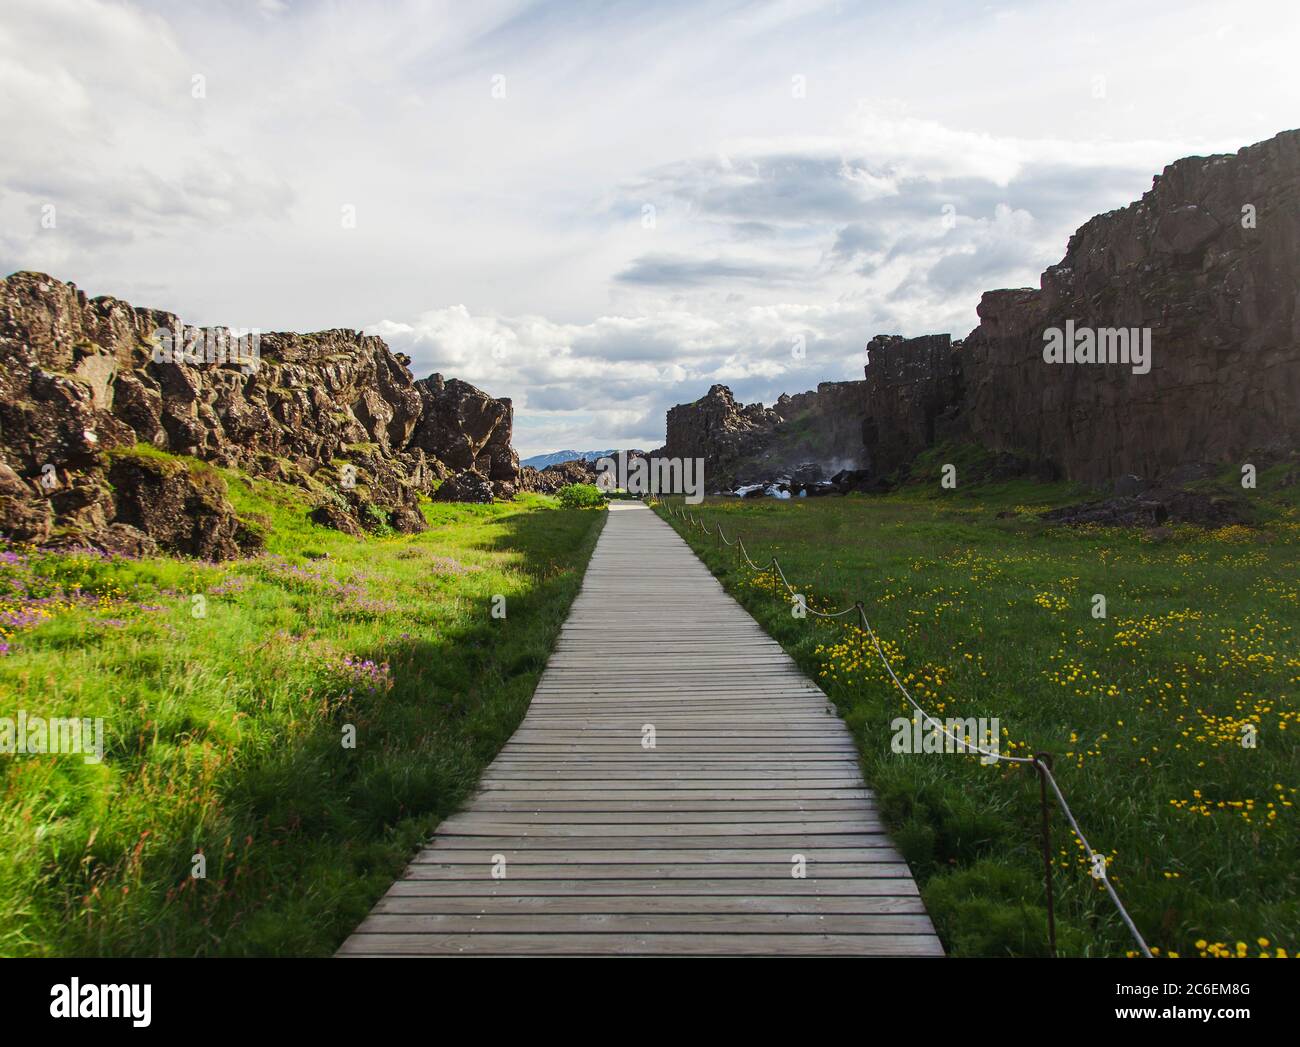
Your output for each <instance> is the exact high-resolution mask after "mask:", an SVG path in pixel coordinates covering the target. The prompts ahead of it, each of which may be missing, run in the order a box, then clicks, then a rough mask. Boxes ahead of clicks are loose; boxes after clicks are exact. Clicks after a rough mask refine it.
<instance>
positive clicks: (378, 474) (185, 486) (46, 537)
mask: <svg viewBox="0 0 1300 1047" xmlns="http://www.w3.org/2000/svg"><path fill="white" fill-rule="evenodd" d="M409 362H410V361H409V360H408V359H407V358H406V357H405V356H402V355H400V354H394V353H392V352H390V351H389V349H388V347H387V346H386V345H385V344H384V342H383V341H382V340H381V339H379V338H375V337H371V336H367V335H363V334H362V333H360V332H358V331H345V330H334V331H322V332H318V333H315V334H264V335H260V336H259V337H257V338H256V339H253V338H252V336H251V335H247V334H243V335H241V333H240V332H231V331H229V330H226V329H224V328H210V329H206V330H200V329H197V328H194V327H189V326H186V325H184V324H182V323H181V321H180V320H179V318H177V317H176V316H175V315H173V314H170V313H164V312H160V311H157V310H151V309H137V308H132V307H131V306H130V305H128V304H127V303H126V302H122V301H119V300H117V299H114V298H108V297H101V298H93V299H90V298H87V297H86V295H85V294H84V293H83V292H82V291H80V290H78V289H77V288H76V287H75V286H74V285H72V284H68V283H63V282H61V281H59V280H55V279H53V278H52V277H49V276H45V275H43V274H40V273H15V274H13V275H12V276H10V277H8V278H7V279H5V280H4V281H3V282H0V534H4V535H5V536H6V537H9V538H11V539H14V540H19V541H32V542H37V543H63V544H89V545H95V546H98V547H100V548H105V549H112V550H114V551H123V552H145V551H152V550H153V549H155V548H161V549H163V550H165V551H169V552H177V553H184V554H190V555H197V556H203V557H207V558H222V557H226V556H232V555H236V554H237V553H238V551H239V550H240V549H241V548H248V547H249V546H251V545H255V544H256V538H255V536H254V534H253V532H252V531H251V530H250V529H248V528H246V527H244V526H242V525H241V523H240V522H239V521H238V520H237V519H236V517H235V514H234V511H233V509H232V508H231V506H230V503H229V501H228V500H227V498H226V495H225V489H224V481H222V480H221V478H220V475H219V474H218V473H216V472H215V471H214V470H211V469H206V470H205V469H201V468H196V467H192V466H184V465H181V464H178V463H177V461H176V460H175V459H168V458H166V456H162V455H158V454H150V453H148V452H149V450H150V449H157V450H161V451H167V452H170V453H171V454H174V455H184V456H188V457H191V458H194V459H198V460H200V462H203V463H211V464H212V465H219V466H227V467H238V468H240V469H242V470H244V471H245V472H247V473H249V474H251V475H254V476H260V477H266V478H270V479H275V480H279V481H282V482H286V483H291V484H296V485H298V486H300V487H302V488H303V489H304V491H305V492H307V493H308V497H309V500H311V501H313V502H315V503H316V508H315V510H314V511H313V518H314V519H317V520H318V521H319V522H322V523H326V524H328V525H330V526H335V527H338V528H340V529H343V530H347V531H350V532H353V533H360V532H361V531H362V530H364V529H368V530H375V529H379V528H382V527H384V526H390V527H393V528H395V529H397V530H405V531H412V530H420V529H422V528H423V527H424V522H423V516H422V515H421V513H420V512H419V508H418V503H419V498H420V496H421V495H425V494H428V493H429V492H430V491H431V490H432V489H433V488H434V485H435V484H436V483H437V482H438V481H440V480H442V479H444V478H447V477H451V476H453V475H455V476H456V477H457V479H458V482H457V483H456V484H454V485H452V487H451V488H449V493H452V494H454V493H455V492H456V491H459V490H464V491H467V492H472V494H471V495H467V496H472V497H474V498H475V499H481V498H482V497H484V492H485V491H487V492H490V495H495V496H497V497H509V496H510V495H511V494H513V493H514V490H515V484H516V482H517V480H518V475H519V466H518V457H517V456H516V455H515V453H514V451H513V450H512V449H511V447H510V436H511V423H512V411H511V405H510V401H509V400H497V399H493V398H492V397H490V396H488V395H487V394H486V393H484V392H482V391H481V390H478V389H475V388H474V387H473V386H471V385H468V384H466V383H464V382H459V381H455V380H452V381H444V380H443V378H442V377H441V376H440V375H433V376H432V377H430V378H427V379H424V380H422V381H419V382H416V381H413V379H412V376H411V373H410V371H409V369H408V366H407V365H408V364H409ZM178 516H181V517H184V518H186V519H187V520H189V521H191V522H190V523H189V524H185V525H182V524H181V523H179V522H178V521H177V519H176V517H178ZM169 521H170V522H169Z"/></svg>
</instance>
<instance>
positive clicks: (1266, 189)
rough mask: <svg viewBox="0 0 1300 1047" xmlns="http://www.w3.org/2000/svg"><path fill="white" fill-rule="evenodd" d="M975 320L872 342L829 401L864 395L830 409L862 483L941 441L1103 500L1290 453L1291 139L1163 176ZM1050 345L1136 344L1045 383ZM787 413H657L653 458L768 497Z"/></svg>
mask: <svg viewBox="0 0 1300 1047" xmlns="http://www.w3.org/2000/svg"><path fill="white" fill-rule="evenodd" d="M978 315H979V318H980V323H979V326H978V327H976V328H975V330H974V331H972V332H971V334H970V335H969V336H967V338H965V339H964V340H963V341H958V342H954V341H952V340H951V339H950V337H949V336H948V335H927V336H923V337H920V338H907V339H905V338H902V337H900V336H898V335H879V336H877V337H876V338H873V339H872V340H871V342H870V343H869V344H868V347H867V349H868V363H867V367H866V378H865V382H864V383H836V385H840V386H844V387H846V390H847V389H848V388H849V387H855V386H861V387H862V392H861V393H857V392H852V391H841V392H837V393H836V394H835V398H834V400H835V402H836V403H837V406H836V408H835V410H834V413H836V414H838V415H839V416H840V418H841V421H842V422H844V423H846V424H847V423H849V422H854V423H857V424H858V425H859V432H860V433H861V441H860V444H859V446H858V448H857V451H856V454H855V456H856V457H857V458H859V459H860V461H859V462H857V463H856V467H857V468H859V469H863V468H865V469H868V470H870V472H871V475H872V477H873V479H874V481H879V480H880V479H881V478H882V477H888V476H896V477H897V476H902V475H905V473H906V467H907V465H908V463H909V462H910V461H911V460H912V459H913V458H914V457H915V456H916V455H917V454H918V453H919V452H921V451H923V450H925V449H926V448H928V447H930V446H933V445H934V444H935V443H936V442H940V441H943V440H945V439H949V438H961V439H970V440H973V441H974V442H976V443H979V444H982V445H983V446H984V447H985V448H987V449H989V450H991V451H994V452H998V455H997V458H996V463H997V465H996V468H997V469H998V470H1000V471H1001V472H1004V473H1006V474H1007V475H1013V474H1016V473H1024V472H1026V471H1029V472H1033V473H1035V474H1036V475H1040V476H1047V475H1064V476H1065V477H1067V478H1069V479H1072V480H1077V481H1081V482H1084V483H1089V484H1094V485H1100V486H1106V485H1108V484H1109V482H1111V481H1114V480H1116V479H1118V478H1121V477H1126V476H1132V477H1136V478H1137V479H1138V480H1139V481H1140V482H1152V481H1158V480H1165V479H1169V478H1172V477H1174V476H1176V475H1177V474H1178V473H1179V472H1180V471H1186V470H1187V469H1188V468H1194V467H1196V466H1198V465H1203V466H1204V465H1222V464H1224V463H1242V462H1245V461H1248V460H1250V459H1251V458H1252V457H1256V456H1258V459H1257V460H1264V461H1267V460H1270V459H1272V460H1275V459H1276V458H1277V457H1278V456H1279V455H1280V454H1281V453H1284V452H1286V451H1289V450H1291V449H1294V448H1297V447H1300V131H1286V132H1283V133H1282V134H1279V135H1277V136H1276V137H1274V138H1271V139H1269V140H1268V141H1265V142H1261V143H1259V144H1257V145H1253V146H1250V147H1248V148H1245V149H1242V150H1240V151H1239V152H1237V153H1236V154H1233V155H1223V156H1210V157H1189V158H1186V159H1183V160H1178V161H1177V162H1175V163H1173V164H1171V165H1169V166H1168V167H1167V168H1165V170H1164V172H1163V174H1160V175H1158V176H1157V177H1156V178H1155V183H1154V187H1153V188H1152V189H1151V191H1150V192H1148V193H1146V194H1145V195H1144V196H1143V197H1142V199H1141V200H1139V201H1138V202H1137V203H1134V204H1130V205H1129V206H1128V207H1124V208H1121V209H1120V210H1117V211H1111V212H1109V213H1107V214H1103V215H1099V216H1098V217H1096V218H1093V219H1092V220H1090V221H1089V222H1087V223H1085V224H1084V225H1083V226H1082V227H1081V228H1080V229H1079V230H1078V231H1077V232H1076V233H1075V234H1074V236H1072V237H1071V238H1070V243H1069V246H1068V248H1067V250H1066V253H1065V257H1064V258H1063V259H1062V260H1061V262H1060V263H1059V264H1058V265H1054V266H1052V267H1051V268H1049V269H1048V270H1047V271H1046V272H1044V273H1043V275H1042V279H1041V287H1040V288H1039V289H1037V290H1035V289H1032V288H1020V289H1015V290H1000V291H989V292H987V293H985V294H984V296H983V298H982V299H981V301H980V303H979V308H978ZM1049 329H1056V330H1059V331H1061V332H1062V334H1064V333H1065V332H1066V331H1071V332H1080V331H1083V330H1085V329H1086V330H1087V331H1090V332H1092V333H1093V336H1094V339H1095V340H1097V339H1100V338H1101V337H1103V336H1104V337H1116V338H1118V337H1119V336H1118V335H1112V334H1110V333H1111V332H1118V331H1121V330H1122V331H1125V332H1134V331H1136V332H1137V335H1136V338H1137V339H1143V340H1145V338H1146V335H1145V334H1143V332H1149V338H1150V346H1151V350H1150V357H1149V359H1148V360H1147V361H1146V362H1145V363H1143V362H1142V361H1141V360H1140V359H1136V358H1134V357H1133V355H1132V354H1130V355H1129V359H1128V362H1120V363H1089V362H1075V363H1049V362H1046V361H1045V359H1044V346H1045V341H1044V333H1045V332H1047V331H1049ZM1128 337H1129V338H1130V339H1133V338H1134V336H1133V335H1132V334H1129V335H1128ZM1139 344H1141V343H1139ZM1148 364H1149V366H1147V365H1148ZM825 389H826V386H821V387H819V389H818V397H819V398H820V397H821V395H822V394H823V390H825ZM802 395H803V396H804V397H807V396H811V395H812V394H802ZM827 402H828V403H830V402H831V401H829V400H828V401H827ZM796 403H798V404H799V405H800V406H801V407H803V406H804V405H803V401H802V399H801V397H782V398H781V400H780V401H778V404H777V406H776V408H775V409H774V410H769V409H766V408H763V407H762V406H761V405H759V404H755V405H751V406H750V407H745V408H740V407H739V406H737V404H736V403H735V400H734V399H733V398H732V396H731V394H730V391H729V390H727V389H726V388H725V387H722V386H714V387H713V388H712V389H710V390H709V393H708V395H707V396H705V397H704V398H703V399H701V400H698V401H696V402H695V403H694V404H684V405H681V406H678V407H675V408H673V409H672V410H670V411H669V413H668V444H667V447H666V448H665V452H666V453H671V454H690V455H699V456H703V457H704V458H705V459H706V468H707V470H708V475H709V481H708V483H709V487H710V489H714V488H715V483H714V481H715V480H718V479H720V480H722V481H724V482H725V481H734V480H736V479H737V478H741V479H748V480H750V481H755V482H756V481H763V480H768V479H772V478H774V477H776V476H777V475H779V472H780V470H781V469H787V470H788V467H789V466H790V464H791V461H790V456H789V455H788V453H787V450H786V449H785V447H784V446H783V445H784V444H789V443H790V442H791V436H792V434H793V432H794V430H795V429H797V426H795V425H792V424H791V423H792V422H793V421H794V417H793V414H794V411H795V405H796ZM805 409H806V408H805ZM773 415H775V416H776V418H775V419H774V418H773ZM847 468H853V467H852V466H849V467H847ZM855 482H856V481H855ZM1122 508H1123V510H1124V511H1125V512H1126V511H1127V510H1128V509H1129V508H1131V507H1122ZM1181 508H1185V507H1181ZM1178 511H1180V508H1179V507H1176V508H1171V509H1169V511H1168V515H1169V516H1170V518H1174V519H1177V518H1179V517H1178V515H1177V514H1178ZM1143 512H1147V510H1146V509H1138V510H1134V513H1136V514H1137V515H1139V516H1140V515H1141V514H1142V513H1143ZM1182 518H1189V516H1188V514H1186V513H1185V514H1184V516H1183V517H1182Z"/></svg>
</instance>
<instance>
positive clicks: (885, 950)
mask: <svg viewBox="0 0 1300 1047" xmlns="http://www.w3.org/2000/svg"><path fill="white" fill-rule="evenodd" d="M592 954H600V955H612V956H942V955H943V949H942V948H941V947H940V945H939V939H938V938H936V937H935V936H934V934H933V933H928V934H890V935H882V934H654V935H652V934H591V935H582V934H354V935H352V937H351V938H349V939H348V940H347V941H346V942H344V943H343V947H342V948H341V949H340V950H339V955H341V956H589V955H592Z"/></svg>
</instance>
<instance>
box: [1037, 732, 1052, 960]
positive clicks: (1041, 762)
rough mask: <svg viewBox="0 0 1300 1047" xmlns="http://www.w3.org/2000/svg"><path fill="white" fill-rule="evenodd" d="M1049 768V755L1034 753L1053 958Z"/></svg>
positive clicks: (1048, 943) (1048, 931)
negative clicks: (1048, 794)
mask: <svg viewBox="0 0 1300 1047" xmlns="http://www.w3.org/2000/svg"><path fill="white" fill-rule="evenodd" d="M1044 768H1047V770H1044ZM1051 768H1052V754H1051V753H1034V770H1035V771H1037V772H1038V805H1039V808H1040V809H1041V811H1042V815H1043V884H1044V886H1045V887H1046V888H1047V947H1048V949H1049V950H1050V952H1051V955H1053V956H1055V955H1056V903H1055V899H1054V898H1053V895H1052V819H1051V808H1049V807H1048V806H1047V771H1048V770H1051Z"/></svg>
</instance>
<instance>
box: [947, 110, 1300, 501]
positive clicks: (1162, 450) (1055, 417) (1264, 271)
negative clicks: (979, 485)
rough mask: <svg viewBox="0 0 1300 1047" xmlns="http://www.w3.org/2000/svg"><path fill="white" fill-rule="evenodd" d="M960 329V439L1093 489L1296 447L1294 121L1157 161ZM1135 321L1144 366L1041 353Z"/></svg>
mask: <svg viewBox="0 0 1300 1047" xmlns="http://www.w3.org/2000/svg"><path fill="white" fill-rule="evenodd" d="M979 318H980V324H979V326H978V327H977V328H976V329H975V331H974V332H972V333H971V335H970V336H969V337H968V338H967V339H966V341H965V346H964V355H965V358H966V366H965V375H966V381H967V383H968V386H969V388H968V391H967V396H966V403H965V408H964V413H965V415H966V418H967V421H968V423H969V426H970V432H971V435H972V436H974V437H975V438H976V439H977V440H979V441H980V442H981V443H983V444H985V445H986V446H988V447H990V448H993V449H996V450H1002V449H1006V450H1017V451H1020V452H1023V453H1026V454H1028V455H1030V456H1031V457H1035V458H1042V459H1047V460H1050V461H1053V462H1055V463H1056V464H1058V465H1059V466H1060V467H1061V469H1062V470H1063V472H1064V473H1065V475H1066V476H1068V477H1070V478H1071V479H1076V480H1080V481H1084V482H1090V483H1100V482H1103V481H1109V480H1112V479H1114V478H1115V477H1118V476H1122V475H1125V474H1137V475H1138V476H1141V477H1145V478H1148V479H1150V478H1153V477H1161V476H1164V475H1167V474H1169V473H1170V472H1171V471H1173V470H1175V469H1177V468H1178V467H1179V466H1183V465H1186V464H1188V463H1195V462H1207V463H1226V462H1243V461H1246V460H1248V458H1247V456H1249V455H1252V454H1254V453H1255V452H1258V451H1265V452H1268V451H1278V450H1284V449H1287V448H1293V447H1296V446H1300V131H1288V132H1285V133H1283V134H1280V135H1278V136H1276V137H1275V138H1272V139H1269V140H1268V141H1266V142H1261V143H1259V144H1257V145H1253V146H1250V147H1248V148H1245V149H1242V150H1240V151H1238V152H1237V153H1236V154H1233V155H1221V156H1210V157H1189V158H1187V159H1183V160H1178V161H1176V162H1175V163H1173V164H1171V165H1169V166H1168V167H1166V168H1165V170H1164V172H1163V174H1161V175H1159V176H1157V177H1156V179H1155V184H1154V186H1153V188H1152V189H1151V190H1150V191H1149V192H1148V193H1146V194H1145V195H1144V196H1143V197H1142V199H1141V200H1140V201H1138V202H1137V203H1134V204H1130V205H1129V206H1128V207H1125V208H1122V209H1120V210H1117V211H1111V212H1109V213H1107V214H1103V215H1100V216H1098V217H1096V218H1093V219H1092V220H1091V221H1089V222H1087V223H1086V224H1084V225H1083V226H1082V227H1081V228H1080V229H1079V230H1078V232H1076V233H1075V234H1074V236H1072V237H1071V238H1070V243H1069V247H1068V248H1067V250H1066V253H1065V257H1064V258H1063V259H1062V260H1061V262H1060V263H1059V264H1057V265H1054V266H1052V267H1051V268H1049V269H1048V270H1047V271H1046V272H1044V273H1043V275H1042V280H1041V288H1040V289H1039V290H1032V289H1029V290H1016V291H992V292H989V293H987V294H985V295H984V297H983V299H982V300H981V302H980V305H979ZM1067 322H1072V324H1073V327H1074V328H1075V329H1083V328H1089V329H1092V330H1097V329H1102V328H1107V329H1130V330H1131V329H1136V330H1138V331H1142V330H1144V329H1146V330H1149V332H1150V346H1151V350H1150V359H1149V361H1148V364H1149V370H1146V371H1145V373H1139V372H1140V371H1141V368H1137V369H1136V370H1135V367H1134V366H1132V365H1131V364H1129V365H1126V364H1123V363H1046V362H1044V359H1043V348H1044V331H1046V330H1047V329H1049V328H1057V329H1062V330H1063V329H1064V328H1065V326H1066V324H1067Z"/></svg>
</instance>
